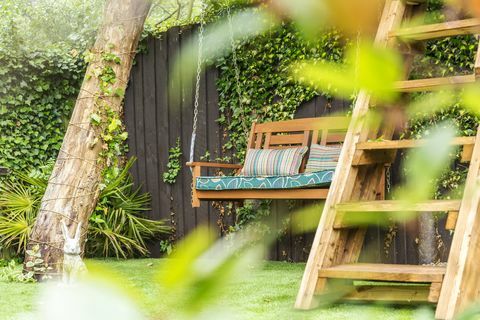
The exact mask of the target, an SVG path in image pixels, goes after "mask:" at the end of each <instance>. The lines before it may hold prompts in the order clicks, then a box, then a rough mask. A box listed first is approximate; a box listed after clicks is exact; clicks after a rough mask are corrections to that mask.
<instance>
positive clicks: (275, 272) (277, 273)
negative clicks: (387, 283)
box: [0, 259, 432, 320]
mask: <svg viewBox="0 0 480 320" xmlns="http://www.w3.org/2000/svg"><path fill="white" fill-rule="evenodd" d="M90 262H93V263H95V264H98V265H99V266H101V267H103V268H106V269H108V270H110V271H112V272H114V273H116V274H117V275H118V276H120V277H121V278H122V279H124V280H125V283H126V284H127V286H128V287H131V289H133V290H136V291H137V292H140V293H143V296H144V297H143V298H142V301H143V302H142V303H141V304H142V305H141V306H140V307H141V309H142V310H144V311H145V313H146V314H147V315H158V314H160V313H162V311H165V310H164V309H163V308H164V305H163V304H162V301H159V300H158V295H157V294H156V292H157V291H156V290H157V289H158V285H157V283H156V282H155V281H153V280H152V279H154V278H155V276H156V275H157V274H158V273H159V272H162V264H163V262H164V260H162V259H141V260H125V261H114V260H93V261H90ZM303 268H304V264H300V263H295V264H292V263H282V262H267V263H266V264H265V265H264V266H263V267H261V268H258V269H251V270H248V271H246V274H247V275H248V276H246V277H243V279H242V278H241V279H239V280H236V281H234V282H233V283H232V284H231V285H229V286H228V287H227V288H226V289H225V292H224V293H223V294H222V296H221V297H220V298H219V299H217V303H218V304H219V305H221V306H223V307H226V308H227V309H229V310H230V312H232V313H235V314H236V315H238V318H239V319H255V320H258V319H275V320H280V319H302V320H303V319H332V320H334V319H355V320H361V319H382V320H394V319H395V320H396V319H399V320H400V319H402V320H403V319H430V318H431V316H432V311H431V310H430V309H426V308H425V307H423V308H420V309H415V308H412V307H397V308H387V307H382V306H378V305H377V306H375V305H365V304H364V305H352V304H337V305H334V306H330V307H328V308H324V309H317V310H313V311H308V312H299V311H294V310H292V304H293V301H294V298H295V294H296V291H297V289H298V284H299V281H300V279H301V276H302V272H303ZM42 286H44V285H43V284H37V283H26V284H24V283H6V282H0V319H2V320H3V319H16V316H17V315H18V314H19V313H21V312H25V311H31V310H32V309H33V308H35V300H36V296H37V294H38V293H39V292H40V290H41V287H42ZM170 298H171V297H170ZM155 318H157V317H155Z"/></svg>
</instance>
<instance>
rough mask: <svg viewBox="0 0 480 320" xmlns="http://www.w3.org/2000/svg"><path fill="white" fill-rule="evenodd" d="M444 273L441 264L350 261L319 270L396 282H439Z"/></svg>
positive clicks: (333, 275) (321, 273)
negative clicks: (419, 264) (350, 262)
mask: <svg viewBox="0 0 480 320" xmlns="http://www.w3.org/2000/svg"><path fill="white" fill-rule="evenodd" d="M444 274H445V267H442V266H417V265H408V264H376V263H352V264H342V265H337V266H332V267H327V268H322V269H321V270H320V271H319V275H318V276H319V277H322V278H335V279H354V280H355V279H356V280H376V281H398V282H441V281H442V279H443V275H444Z"/></svg>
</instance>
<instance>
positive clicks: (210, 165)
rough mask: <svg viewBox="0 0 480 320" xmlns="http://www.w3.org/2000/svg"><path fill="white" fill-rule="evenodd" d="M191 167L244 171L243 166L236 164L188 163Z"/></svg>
mask: <svg viewBox="0 0 480 320" xmlns="http://www.w3.org/2000/svg"><path fill="white" fill-rule="evenodd" d="M186 165H187V166H189V167H213V168H226V169H242V168H243V165H241V164H234V163H218V162H187V163H186Z"/></svg>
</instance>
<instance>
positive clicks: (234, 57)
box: [227, 6, 249, 132]
mask: <svg viewBox="0 0 480 320" xmlns="http://www.w3.org/2000/svg"><path fill="white" fill-rule="evenodd" d="M227 18H228V27H229V29H230V30H229V31H230V45H231V46H232V62H233V68H234V71H235V81H236V84H237V86H236V89H237V90H236V91H237V95H238V103H239V106H240V110H242V113H243V117H244V119H246V114H245V109H244V108H243V97H242V90H241V84H240V69H239V67H238V63H237V50H236V46H235V39H234V37H233V23H232V14H231V12H230V7H229V6H227ZM242 123H243V130H244V131H245V132H248V129H249V128H248V126H247V123H246V122H245V121H243V122H242Z"/></svg>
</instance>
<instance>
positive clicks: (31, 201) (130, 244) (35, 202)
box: [0, 159, 170, 258]
mask: <svg viewBox="0 0 480 320" xmlns="http://www.w3.org/2000/svg"><path fill="white" fill-rule="evenodd" d="M134 161H135V159H131V160H129V161H128V162H127V163H126V164H125V167H124V168H123V169H122V170H121V171H120V172H119V173H118V175H117V176H116V177H115V178H114V179H112V180H111V181H109V183H108V185H107V186H105V187H104V188H103V190H102V191H101V193H100V197H99V201H98V204H97V207H96V209H95V211H94V212H93V214H92V216H91V218H90V225H89V229H88V242H87V245H86V251H87V254H88V255H89V256H104V257H110V256H115V257H117V258H120V257H121V258H128V257H132V256H136V255H137V256H145V255H147V254H148V249H147V241H149V240H151V239H156V238H159V237H160V236H161V235H162V234H165V233H168V232H169V231H170V228H169V227H168V226H166V224H165V222H164V221H154V220H150V219H147V218H146V217H145V215H144V212H145V211H147V210H149V203H150V195H149V194H146V193H142V192H140V190H139V189H135V188H134V187H133V181H132V178H131V176H130V174H129V171H128V170H129V169H130V168H131V166H132V165H133V163H134ZM52 167H53V163H48V164H47V165H45V166H43V167H40V168H38V169H35V170H32V171H30V172H28V173H23V172H14V173H13V175H12V176H13V178H11V179H9V180H5V181H2V182H0V244H1V246H2V247H3V248H4V249H5V248H6V249H8V250H10V251H14V252H15V253H16V254H22V253H23V252H24V251H25V249H26V245H27V242H28V237H29V234H30V231H31V229H32V228H33V225H34V223H35V219H36V216H37V213H38V210H39V206H40V202H41V199H42V196H43V194H44V192H45V188H46V186H47V184H48V179H49V176H50V172H51V170H52Z"/></svg>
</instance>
